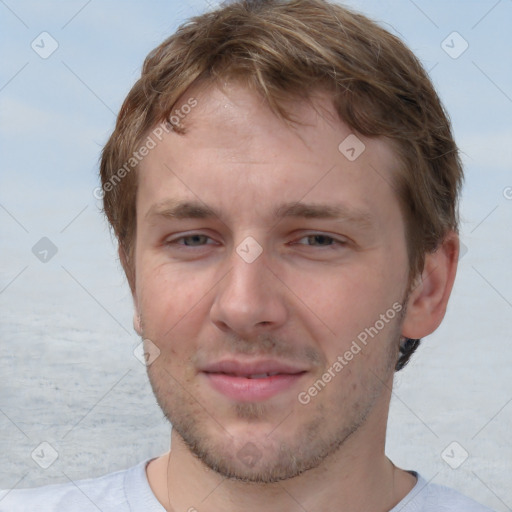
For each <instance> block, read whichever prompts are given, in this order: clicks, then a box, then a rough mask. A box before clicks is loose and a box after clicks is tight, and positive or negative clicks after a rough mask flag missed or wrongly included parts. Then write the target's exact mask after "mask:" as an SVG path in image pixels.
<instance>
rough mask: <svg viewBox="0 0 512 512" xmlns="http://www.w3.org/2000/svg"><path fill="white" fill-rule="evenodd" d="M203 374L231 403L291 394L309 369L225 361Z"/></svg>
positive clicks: (203, 370) (213, 387)
mask: <svg viewBox="0 0 512 512" xmlns="http://www.w3.org/2000/svg"><path fill="white" fill-rule="evenodd" d="M201 373H202V375H203V376H204V377H205V378H206V381H207V383H208V385H209V386H210V387H211V388H212V389H214V390H215V391H216V392H218V393H220V394H222V395H224V396H225V397H226V398H228V399H230V400H234V401H237V402H261V401H264V400H268V399H270V398H271V397H273V396H276V395H278V394H282V393H284V392H287V391H290V389H291V388H293V387H295V385H297V383H298V382H299V380H301V379H302V378H303V377H304V375H305V374H306V373H308V370H307V369H306V368H304V367H299V366H296V365H292V364H288V363H284V362H280V361H275V360H260V361H240V360H224V361H220V362H217V363H213V364H211V365H207V366H206V367H204V368H202V369H201Z"/></svg>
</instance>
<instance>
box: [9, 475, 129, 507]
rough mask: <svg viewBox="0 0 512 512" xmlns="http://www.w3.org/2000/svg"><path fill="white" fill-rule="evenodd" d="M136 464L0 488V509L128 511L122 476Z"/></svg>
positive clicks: (123, 477)
mask: <svg viewBox="0 0 512 512" xmlns="http://www.w3.org/2000/svg"><path fill="white" fill-rule="evenodd" d="M136 468H138V466H135V467H134V468H130V469H128V470H124V471H118V472H116V473H110V474H108V475H105V476H102V477H99V478H90V479H86V480H77V481H74V482H71V481H70V482H67V483H63V484H56V485H47V486H44V487H39V488H34V489H13V490H10V491H7V490H6V491H0V512H33V511H34V510H37V511H38V512H61V511H66V512H75V511H76V512H78V511H80V512H89V511H91V512H92V511H94V512H98V510H102V511H103V512H113V511H114V510H115V511H116V512H124V511H125V510H126V511H129V506H128V503H127V500H126V497H125V491H124V489H125V479H126V477H127V475H129V474H130V472H133V471H134V470H136Z"/></svg>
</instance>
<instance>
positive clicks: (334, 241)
mask: <svg viewBox="0 0 512 512" xmlns="http://www.w3.org/2000/svg"><path fill="white" fill-rule="evenodd" d="M195 237H204V238H206V239H209V240H212V238H211V237H209V236H208V235H204V234H202V233H192V234H190V235H185V236H181V237H179V238H176V239H174V240H169V241H167V242H166V243H165V244H166V245H178V246H181V247H204V246H205V245H212V244H201V245H186V244H182V243H178V242H179V241H181V240H186V239H190V238H195ZM314 237H322V238H324V239H327V240H328V241H329V242H330V243H328V244H326V245H309V244H300V245H305V246H307V247H332V246H334V245H340V246H343V245H346V244H347V242H346V241H344V240H338V239H336V238H334V237H332V236H329V235H326V234H324V233H313V234H308V235H304V236H303V237H301V238H299V240H303V239H305V238H309V239H311V238H314Z"/></svg>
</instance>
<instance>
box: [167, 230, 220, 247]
mask: <svg viewBox="0 0 512 512" xmlns="http://www.w3.org/2000/svg"><path fill="white" fill-rule="evenodd" d="M208 240H211V239H210V237H209V236H206V235H201V234H200V233H196V234H193V235H187V236H182V237H180V238H176V239H175V240H169V241H168V242H167V243H168V244H175V245H181V246H185V247H201V246H203V245H207V244H206V242H207V241H208ZM181 242H183V243H181Z"/></svg>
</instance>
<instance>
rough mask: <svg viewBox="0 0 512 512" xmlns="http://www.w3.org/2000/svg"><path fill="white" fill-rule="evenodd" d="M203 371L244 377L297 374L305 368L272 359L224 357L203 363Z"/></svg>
mask: <svg viewBox="0 0 512 512" xmlns="http://www.w3.org/2000/svg"><path fill="white" fill-rule="evenodd" d="M201 371H203V372H205V373H226V374H229V375H236V376H240V377H246V376H248V375H261V374H264V373H274V374H278V373H279V374H290V375H293V374H298V373H303V372H305V371H307V369H306V368H304V367H300V366H297V365H293V364H290V363H285V362H281V361H277V360H272V359H263V360H262V359H260V360H257V361H241V360H237V359H225V360H221V361H217V362H213V363H210V364H207V365H205V366H204V367H202V368H201Z"/></svg>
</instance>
